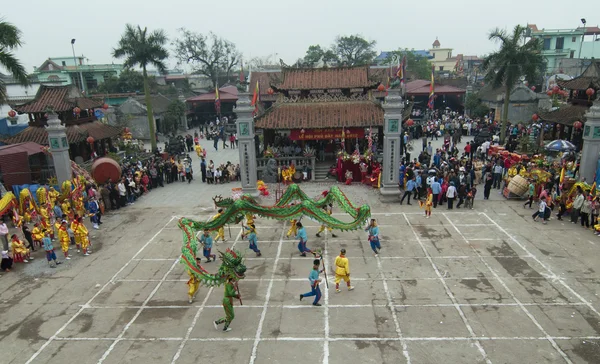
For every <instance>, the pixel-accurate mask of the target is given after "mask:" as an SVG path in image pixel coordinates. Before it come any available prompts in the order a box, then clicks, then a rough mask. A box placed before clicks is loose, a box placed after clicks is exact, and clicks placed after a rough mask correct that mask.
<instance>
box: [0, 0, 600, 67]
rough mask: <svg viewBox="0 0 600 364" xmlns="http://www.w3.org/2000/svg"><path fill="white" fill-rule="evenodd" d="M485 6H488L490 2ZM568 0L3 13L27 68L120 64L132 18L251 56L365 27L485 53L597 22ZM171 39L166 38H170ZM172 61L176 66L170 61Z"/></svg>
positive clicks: (110, 2)
mask: <svg viewBox="0 0 600 364" xmlns="http://www.w3.org/2000/svg"><path fill="white" fill-rule="evenodd" d="M484 4H485V5H484ZM573 4H574V3H570V2H565V1H562V0H502V1H494V2H492V1H489V0H477V1H475V0H462V1H461V0H455V1H441V0H429V1H410V2H409V1H406V0H394V1H389V0H380V1H373V0H367V1H359V0H344V1H342V0H318V1H317V0H301V1H289V0H277V1H275V0H227V1H219V0H212V1H209V0H195V1H186V0H168V1H164V0H161V1H158V0H145V1H140V0H119V1H117V0H104V1H102V2H90V1H81V0H53V1H47V0H19V1H9V2H7V3H5V4H4V6H1V7H0V17H2V18H4V19H5V20H6V21H9V22H12V23H14V24H15V25H17V26H18V27H19V28H20V29H21V31H22V32H23V41H24V45H23V47H22V48H21V49H19V50H18V51H17V56H18V57H19V58H20V59H21V61H22V62H23V64H24V65H25V66H26V68H27V70H28V72H32V71H33V66H39V65H41V64H42V63H43V61H44V60H45V59H47V58H48V57H60V56H71V55H72V52H71V44H70V41H71V38H76V39H77V41H76V44H75V51H76V53H77V55H81V54H83V55H85V56H86V57H87V58H88V59H89V62H90V63H111V62H115V63H117V62H119V61H118V60H113V59H112V57H111V55H110V54H111V50H112V48H113V47H114V46H115V45H116V44H117V42H118V40H119V38H120V35H121V34H122V32H123V29H124V27H125V24H126V23H131V24H134V25H138V24H139V25H141V26H142V27H143V26H147V27H148V28H149V29H156V28H162V29H164V30H165V31H166V32H167V34H168V36H169V38H170V39H173V38H175V37H176V36H177V29H178V28H181V27H186V28H188V29H190V30H193V31H197V32H202V33H205V32H209V31H213V32H215V33H216V34H218V35H220V36H222V37H224V38H226V39H228V40H230V41H232V42H233V43H235V44H236V45H237V47H238V48H239V49H240V51H241V52H242V53H243V54H244V59H250V58H251V57H256V56H260V57H265V56H269V55H271V56H275V54H277V56H276V57H277V59H278V58H282V59H283V60H284V61H285V62H286V63H289V64H291V63H293V62H294V61H295V60H296V59H297V58H299V57H302V56H303V55H304V53H305V51H306V49H307V48H308V46H310V45H312V44H321V45H326V46H328V45H330V44H331V43H332V42H333V40H334V38H335V37H336V36H337V35H339V34H342V35H349V34H361V35H362V36H363V37H365V38H367V39H369V40H375V41H377V46H376V49H377V51H378V52H379V51H382V50H394V49H398V48H399V47H401V48H405V47H406V48H414V49H428V48H430V47H431V44H432V43H433V41H434V40H435V38H436V37H438V38H439V40H440V42H441V45H442V47H451V48H453V49H454V51H453V54H454V55H456V54H457V53H463V54H465V55H484V54H486V53H489V52H490V51H493V50H494V49H495V46H494V44H492V43H491V42H490V41H488V39H487V36H488V34H489V32H490V31H491V30H492V29H493V28H495V27H501V28H509V29H512V28H513V27H514V26H515V25H516V24H526V23H535V24H537V25H538V28H575V27H577V26H580V25H581V22H580V19H581V18H582V17H585V18H587V24H588V26H595V25H598V24H599V23H600V1H597V0H596V1H587V2H585V3H582V6H573ZM169 47H170V45H169ZM170 66H171V67H174V66H176V62H175V61H174V60H171V61H170Z"/></svg>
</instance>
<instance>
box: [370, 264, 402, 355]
mask: <svg viewBox="0 0 600 364" xmlns="http://www.w3.org/2000/svg"><path fill="white" fill-rule="evenodd" d="M376 259H377V270H378V271H379V274H380V275H381V278H382V280H381V281H382V282H383V291H384V292H385V298H386V299H387V301H388V307H389V309H390V312H391V313H392V320H394V326H395V328H396V334H398V338H400V339H402V337H403V335H402V329H401V328H400V322H399V321H398V315H397V314H396V310H395V309H394V301H393V300H392V295H391V294H390V289H389V287H388V284H387V280H386V278H385V273H383V267H382V266H381V259H379V256H377V257H376ZM401 345H402V355H404V358H405V359H406V363H407V364H410V355H409V354H408V345H406V341H402V342H401Z"/></svg>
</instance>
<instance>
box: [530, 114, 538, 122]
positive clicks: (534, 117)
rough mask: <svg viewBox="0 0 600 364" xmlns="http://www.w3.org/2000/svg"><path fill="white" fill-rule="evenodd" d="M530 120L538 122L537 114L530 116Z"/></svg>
mask: <svg viewBox="0 0 600 364" xmlns="http://www.w3.org/2000/svg"><path fill="white" fill-rule="evenodd" d="M531 118H532V119H533V121H538V119H539V118H540V117H539V116H538V114H533V115H531Z"/></svg>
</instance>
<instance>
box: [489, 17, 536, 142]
mask: <svg viewBox="0 0 600 364" xmlns="http://www.w3.org/2000/svg"><path fill="white" fill-rule="evenodd" d="M524 34H525V28H524V27H522V26H520V25H517V26H516V27H515V29H514V30H513V33H512V34H509V33H507V32H506V31H505V30H501V29H498V28H496V30H494V31H493V32H492V33H490V35H489V39H490V40H491V41H495V42H499V43H500V49H499V50H498V51H496V52H495V53H492V54H490V55H489V56H487V57H485V59H484V60H483V64H482V69H483V71H484V72H485V73H486V74H485V80H486V83H488V84H490V85H491V86H492V87H494V88H497V87H504V105H503V108H502V129H501V131H500V142H501V143H504V139H505V137H506V127H507V124H508V105H509V102H510V94H511V92H512V90H513V88H514V87H515V86H516V85H517V82H518V81H519V79H520V78H521V77H525V79H526V80H527V81H529V82H530V83H535V81H537V80H539V75H540V73H541V71H542V70H543V69H544V67H545V60H544V57H543V56H542V42H541V39H539V38H531V39H530V40H529V41H527V42H523V40H524V38H523V36H524Z"/></svg>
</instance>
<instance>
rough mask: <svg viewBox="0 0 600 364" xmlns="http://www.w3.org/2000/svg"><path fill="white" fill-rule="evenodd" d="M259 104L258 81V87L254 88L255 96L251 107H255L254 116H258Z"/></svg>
mask: <svg viewBox="0 0 600 364" xmlns="http://www.w3.org/2000/svg"><path fill="white" fill-rule="evenodd" d="M259 103H260V86H259V84H258V81H256V87H255V88H254V95H252V103H251V105H252V106H254V112H253V114H254V115H256V114H258V104H259Z"/></svg>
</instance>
